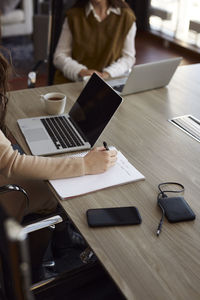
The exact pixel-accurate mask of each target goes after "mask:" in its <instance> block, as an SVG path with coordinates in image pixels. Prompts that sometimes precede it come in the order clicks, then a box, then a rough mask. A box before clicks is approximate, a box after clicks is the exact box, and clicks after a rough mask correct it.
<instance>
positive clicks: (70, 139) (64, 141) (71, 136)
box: [40, 116, 84, 149]
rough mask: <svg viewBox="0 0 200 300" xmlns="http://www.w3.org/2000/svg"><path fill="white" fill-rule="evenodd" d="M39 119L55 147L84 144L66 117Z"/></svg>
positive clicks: (70, 146)
mask: <svg viewBox="0 0 200 300" xmlns="http://www.w3.org/2000/svg"><path fill="white" fill-rule="evenodd" d="M40 120H41V122H42V124H43V125H44V127H45V129H46V130H47V132H48V134H49V136H50V137H51V139H52V141H53V143H54V145H55V146H56V148H57V149H62V148H63V149H65V148H72V147H77V146H82V145H84V143H83V142H82V141H81V139H80V138H79V136H78V135H77V134H76V132H74V129H73V128H72V126H71V124H70V122H69V121H68V119H67V118H66V117H64V116H59V117H51V118H41V119H40Z"/></svg>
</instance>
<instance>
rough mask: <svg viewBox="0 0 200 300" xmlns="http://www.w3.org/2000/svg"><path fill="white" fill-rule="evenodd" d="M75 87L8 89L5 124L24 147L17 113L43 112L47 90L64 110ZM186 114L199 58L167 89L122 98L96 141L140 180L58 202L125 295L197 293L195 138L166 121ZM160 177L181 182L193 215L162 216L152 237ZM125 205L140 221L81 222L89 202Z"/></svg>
mask: <svg viewBox="0 0 200 300" xmlns="http://www.w3.org/2000/svg"><path fill="white" fill-rule="evenodd" d="M81 88H82V86H81V83H74V84H65V85H59V86H51V87H44V88H37V89H32V90H21V91H16V92H11V93H10V103H9V106H8V114H7V126H8V128H9V129H10V130H11V132H12V133H13V134H14V135H15V138H16V139H17V140H18V142H19V143H20V144H21V145H22V147H23V148H24V150H25V151H26V152H27V153H29V150H28V148H27V146H26V144H25V142H24V140H23V138H22V136H21V133H20V131H19V129H18V127H17V124H16V120H17V118H24V117H28V116H29V117H31V116H32V117H33V116H39V115H42V114H44V112H43V111H42V106H41V103H40V101H39V95H40V94H44V93H46V92H50V91H59V92H63V93H65V94H66V95H67V96H68V100H67V101H68V102H67V111H68V110H69V108H70V106H71V103H72V101H74V100H75V99H76V98H77V96H78V95H79V93H80V91H81ZM184 114H192V115H194V116H195V117H197V118H200V64H196V65H191V66H182V67H179V69H178V70H177V72H176V74H175V75H174V77H173V79H172V81H171V83H170V84H169V85H168V86H167V87H165V88H161V89H157V90H152V91H147V92H144V93H138V94H135V95H130V96H127V97H125V99H124V102H123V103H122V105H121V106H120V108H119V109H118V111H117V112H116V114H115V115H114V117H113V119H112V121H111V122H110V124H109V125H108V127H107V128H106V130H105V131H104V132H103V134H102V136H101V137H100V139H99V142H98V143H97V144H99V145H101V144H102V141H103V140H106V141H107V142H108V144H109V145H115V146H116V147H117V148H118V149H119V150H120V151H121V152H122V153H123V154H124V155H125V156H126V157H127V158H128V159H129V161H130V162H131V163H132V164H133V165H134V166H135V167H136V168H137V169H138V170H139V171H140V172H141V173H143V174H144V175H145V177H146V180H145V181H140V182H136V183H130V184H127V185H122V186H117V187H112V188H108V189H105V190H102V191H98V192H94V193H91V194H89V195H85V196H81V197H77V198H73V199H69V200H67V201H61V204H62V205H63V207H64V208H65V210H66V212H67V214H68V215H69V216H70V218H71V219H72V221H73V222H74V224H75V225H76V226H77V228H78V229H79V230H80V231H81V233H82V234H83V236H84V237H85V239H86V240H87V242H88V243H89V245H90V246H91V248H92V249H93V250H94V252H95V253H96V255H97V256H98V258H99V260H100V261H101V262H102V264H103V265H104V267H105V269H106V270H107V271H108V273H109V274H110V276H111V277H112V278H113V280H114V281H115V282H116V284H117V285H118V287H119V288H120V289H121V291H122V292H123V294H124V295H125V296H126V298H127V299H140V300H146V299H152V300H155V299H158V300H161V299H162V300H164V299H167V300H169V299H193V300H194V299H200V143H199V142H197V141H196V140H194V139H193V138H191V137H190V136H188V135H187V134H185V133H184V132H182V131H181V130H180V129H178V128H177V127H175V126H174V125H172V124H171V123H169V122H168V121H167V120H168V119H169V118H172V117H176V116H181V115H184ZM166 181H177V182H180V183H182V184H183V185H184V186H185V193H184V197H185V199H186V200H187V202H188V203H189V205H191V207H192V209H193V210H194V212H195V213H196V220H195V221H192V222H182V223H176V224H170V223H168V222H167V220H165V221H164V225H163V230H162V233H161V235H160V237H159V238H158V237H157V236H156V229H157V226H158V222H159V220H160V217H161V211H160V209H159V208H158V206H157V202H156V198H157V193H158V188H157V186H158V184H159V183H161V182H166ZM130 205H134V206H137V207H138V209H139V211H140V213H141V216H142V224H141V225H139V226H127V227H114V228H106V229H105V228H101V229H100V228H99V229H91V228H89V227H88V226H87V222H86V216H85V213H86V210H87V209H89V208H97V207H111V206H130Z"/></svg>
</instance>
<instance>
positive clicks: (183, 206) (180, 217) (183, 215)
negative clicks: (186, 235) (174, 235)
mask: <svg viewBox="0 0 200 300" xmlns="http://www.w3.org/2000/svg"><path fill="white" fill-rule="evenodd" d="M158 205H159V206H160V207H162V208H163V210H164V212H165V216H166V218H167V220H168V221H169V222H171V223H175V222H181V221H192V220H194V219H195V217H196V216H195V214H194V212H193V210H192V209H191V207H190V206H189V204H188V203H187V202H186V201H185V199H184V198H183V197H164V198H160V199H159V200H158Z"/></svg>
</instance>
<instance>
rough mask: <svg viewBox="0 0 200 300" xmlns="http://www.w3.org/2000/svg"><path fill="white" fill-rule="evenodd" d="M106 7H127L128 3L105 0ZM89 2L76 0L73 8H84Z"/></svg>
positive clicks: (121, 0)
mask: <svg viewBox="0 0 200 300" xmlns="http://www.w3.org/2000/svg"><path fill="white" fill-rule="evenodd" d="M107 1H108V6H112V7H115V8H117V7H129V5H128V3H127V2H126V1H124V0H107ZM88 2H89V0H77V1H76V3H75V6H81V7H84V6H86V5H87V4H88Z"/></svg>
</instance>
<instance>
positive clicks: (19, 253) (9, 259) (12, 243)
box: [0, 184, 63, 300]
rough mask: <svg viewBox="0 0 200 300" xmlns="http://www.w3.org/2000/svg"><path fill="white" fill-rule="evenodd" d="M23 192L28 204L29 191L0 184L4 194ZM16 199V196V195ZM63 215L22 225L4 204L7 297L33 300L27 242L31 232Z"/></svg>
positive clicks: (2, 288)
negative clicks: (8, 211)
mask: <svg viewBox="0 0 200 300" xmlns="http://www.w3.org/2000/svg"><path fill="white" fill-rule="evenodd" d="M13 191H15V192H20V193H22V194H23V195H24V196H25V197H24V199H25V201H26V207H27V206H28V195H27V193H26V191H25V190H24V189H23V188H22V187H20V186H18V185H15V184H9V185H4V186H1V187H0V194H2V193H6V192H13ZM13 200H14V199H13ZM62 221H63V219H62V218H61V216H59V215H55V216H52V217H48V218H43V219H42V220H40V221H37V222H33V223H31V224H29V225H27V226H24V227H23V226H21V225H20V224H19V223H18V222H17V221H15V220H14V219H12V218H11V217H9V216H8V214H7V212H5V211H4V209H3V207H2V206H0V295H1V299H3V300H4V299H5V300H22V299H23V300H26V299H27V300H32V299H34V298H33V296H32V293H31V291H30V289H29V287H30V286H31V272H30V264H29V260H30V258H29V254H28V250H27V249H28V248H27V247H28V246H27V235H29V234H30V233H32V232H36V231H38V230H43V229H44V228H47V227H49V226H55V224H58V223H60V222H62Z"/></svg>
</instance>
